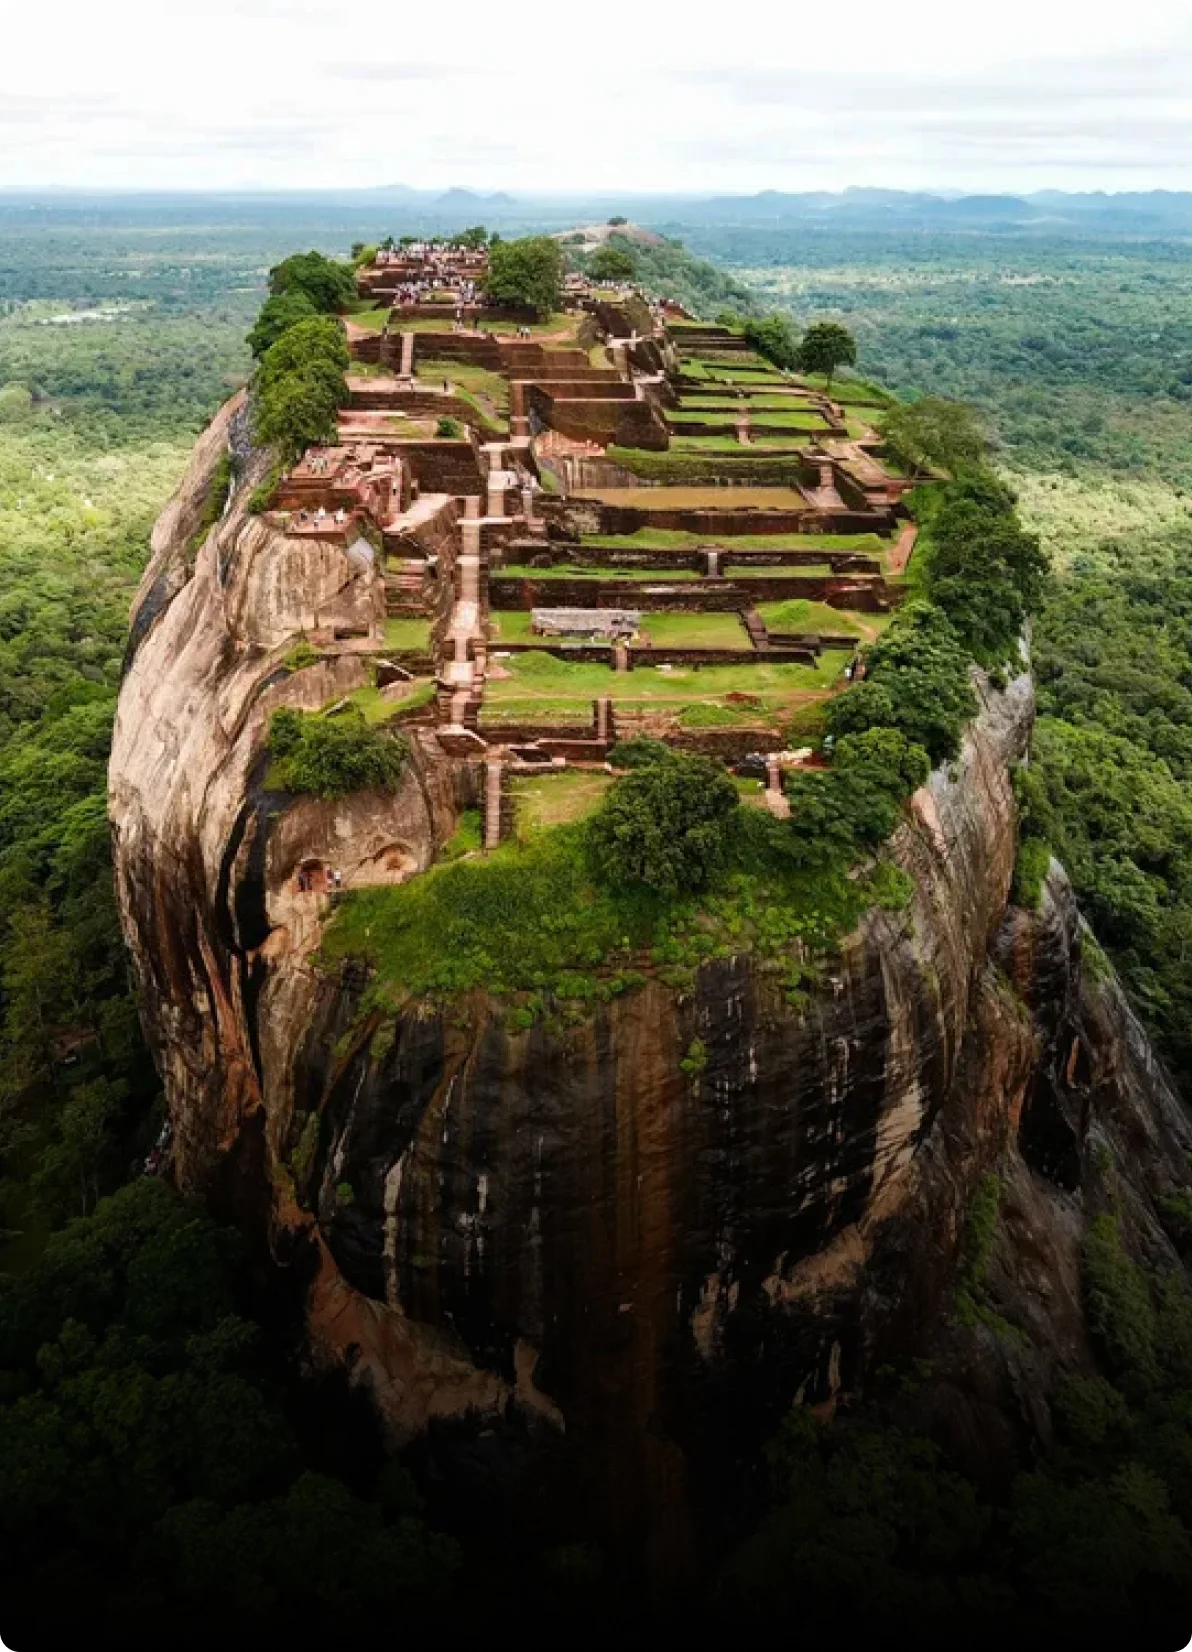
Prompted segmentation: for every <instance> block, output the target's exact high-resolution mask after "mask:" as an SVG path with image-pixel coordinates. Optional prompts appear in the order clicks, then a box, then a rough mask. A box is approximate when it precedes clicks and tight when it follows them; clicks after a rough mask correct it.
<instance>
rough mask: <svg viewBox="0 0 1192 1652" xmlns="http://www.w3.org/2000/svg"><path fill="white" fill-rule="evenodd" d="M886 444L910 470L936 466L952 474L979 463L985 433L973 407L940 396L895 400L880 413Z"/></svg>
mask: <svg viewBox="0 0 1192 1652" xmlns="http://www.w3.org/2000/svg"><path fill="white" fill-rule="evenodd" d="M880 428H881V433H882V436H883V438H884V439H885V443H886V446H887V447H888V448H889V450H890V452H891V453H892V454H893V456H894V458H895V459H897V460H898V461H899V462H900V463H901V464H904V465H906V466H907V468H908V469H909V470H912V471H922V470H929V469H930V468H931V467H932V466H933V465H938V466H940V467H942V468H943V469H944V470H948V471H951V472H953V474H955V473H957V472H959V471H962V470H966V469H968V468H969V467H971V466H975V465H980V464H981V463H982V461H983V460H984V459H985V457H986V455H987V454H988V452H989V436H988V433H987V432H986V429H985V425H984V421H983V420H982V418H981V415H980V414H979V413H978V412H977V410H976V408H975V407H970V406H969V405H968V404H967V403H966V402H954V401H948V400H947V399H946V398H945V397H943V396H922V397H920V398H919V400H918V401H913V402H896V403H895V404H894V405H893V406H892V407H890V408H889V409H887V411H886V412H884V413H883V414H882V417H881V420H880Z"/></svg>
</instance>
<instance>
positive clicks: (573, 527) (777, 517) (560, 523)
mask: <svg viewBox="0 0 1192 1652" xmlns="http://www.w3.org/2000/svg"><path fill="white" fill-rule="evenodd" d="M725 494H726V500H727V499H731V497H732V492H731V489H726V490H725ZM542 513H543V515H544V516H545V517H546V518H547V521H548V524H550V525H552V526H553V527H554V528H555V529H556V530H557V531H558V532H559V533H560V535H561V537H563V538H573V537H577V536H578V535H579V534H583V533H595V534H631V533H637V532H639V531H640V530H641V529H643V528H662V529H664V530H670V531H673V532H676V533H698V534H701V535H704V536H705V537H706V538H707V541H708V544H709V545H720V546H723V545H725V544H726V540H730V539H732V537H733V536H734V535H737V534H751V535H752V534H764V535H769V534H773V535H775V536H777V535H779V534H798V533H824V534H827V533H878V534H884V533H886V532H888V531H889V527H890V521H891V513H890V512H889V511H884V510H883V511H873V510H868V511H825V510H820V509H817V508H816V507H814V506H812V505H808V506H807V507H806V509H803V510H798V509H795V510H759V509H757V508H756V507H750V506H742V508H741V509H740V510H733V509H731V508H728V506H727V505H726V506H725V507H724V508H718V509H716V510H703V509H698V508H692V507H688V508H686V509H684V508H683V507H682V506H677V505H672V506H668V507H663V508H660V509H657V510H655V509H650V510H647V509H645V507H643V506H640V505H615V504H606V503H605V502H603V501H602V500H598V499H547V500H544V501H543V502H542Z"/></svg>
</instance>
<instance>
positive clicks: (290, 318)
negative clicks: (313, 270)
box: [248, 288, 319, 361]
mask: <svg viewBox="0 0 1192 1652" xmlns="http://www.w3.org/2000/svg"><path fill="white" fill-rule="evenodd" d="M318 314H319V311H318V310H317V309H316V308H315V306H314V305H313V304H312V303H311V301H310V299H309V298H308V297H307V296H306V294H305V293H304V292H301V291H299V290H298V289H296V288H295V289H294V290H293V291H292V292H285V293H278V294H276V295H275V296H270V297H269V298H267V299H266V300H265V302H264V304H262V306H261V313H260V315H258V317H257V319H256V321H255V322H254V323H253V325H252V328H251V330H250V332H249V335H248V347H249V349H250V350H251V351H252V353H253V355H254V356H255V357H256V358H257V360H258V361H259V360H260V358H261V357H262V356H263V355H264V354H265V352H266V350H268V349H269V348H270V347H271V346H272V345H274V344H276V343H277V341H278V339H279V338H280V337H281V335H282V334H283V333H284V332H285V331H286V330H287V329H288V328H290V327H294V326H296V325H297V324H298V322H300V321H309V320H310V318H311V316H316V315H318Z"/></svg>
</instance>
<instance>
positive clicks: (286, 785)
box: [269, 707, 409, 799]
mask: <svg viewBox="0 0 1192 1652" xmlns="http://www.w3.org/2000/svg"><path fill="white" fill-rule="evenodd" d="M269 751H270V754H271V756H272V758H273V765H272V768H271V771H270V785H271V786H273V787H275V788H276V789H277V790H279V791H287V792H309V793H311V794H313V795H314V796H315V797H323V798H328V799H335V798H340V797H348V796H349V795H350V794H351V793H352V792H359V791H365V790H368V789H374V790H378V791H393V790H394V789H395V787H396V786H397V783H398V781H399V780H400V779H401V776H402V771H403V770H404V768H405V766H406V758H407V756H408V755H409V749H408V747H407V746H406V743H405V741H404V740H402V739H401V738H400V736H398V735H394V734H388V733H385V732H384V731H383V730H381V729H375V728H373V727H371V725H370V724H368V723H366V722H365V720H364V717H363V715H362V714H361V713H360V712H359V711H357V710H355V708H353V709H351V710H350V711H346V712H343V713H341V714H340V715H339V716H338V717H321V716H317V715H310V714H309V713H303V712H301V711H294V710H292V709H290V708H289V707H286V708H284V709H283V710H281V711H275V712H274V713H273V719H272V721H271V722H270V724H269Z"/></svg>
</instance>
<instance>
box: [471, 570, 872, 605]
mask: <svg viewBox="0 0 1192 1652" xmlns="http://www.w3.org/2000/svg"><path fill="white" fill-rule="evenodd" d="M658 583H659V585H660V586H663V587H665V590H661V591H655V590H654V589H653V588H652V587H649V586H644V585H643V584H642V582H640V581H638V580H620V579H582V578H578V577H577V578H575V579H557V578H552V579H531V578H527V577H526V576H524V575H521V574H514V575H512V576H511V575H503V574H493V575H492V576H491V578H490V580H489V602H490V605H491V606H492V607H493V608H514V609H519V610H527V609H530V608H653V609H657V610H660V611H662V612H670V613H692V614H708V613H722V612H725V611H727V610H730V609H732V610H735V609H742V608H752V607H754V606H755V605H756V604H757V603H759V602H785V601H795V600H798V599H800V598H802V599H804V600H806V601H808V602H827V603H831V605H832V606H833V607H834V608H855V609H857V610H858V612H861V613H867V614H868V613H883V612H885V611H886V609H888V608H890V607H892V606H894V601H892V600H891V598H892V592H891V590H890V588H889V587H887V585H886V584H885V582H884V581H883V580H880V579H877V580H874V582H873V584H872V585H870V586H859V585H856V584H854V583H852V582H851V581H849V580H847V579H839V578H836V577H835V576H833V575H831V574H820V575H817V576H812V575H808V576H802V577H801V576H800V575H798V574H791V575H787V576H785V577H783V576H782V575H777V576H776V577H775V578H774V579H750V580H748V581H741V582H739V583H738V582H735V581H733V580H699V581H696V580H691V581H683V582H681V583H679V584H675V585H670V586H667V585H666V580H665V577H663V578H660V580H659V582H658ZM895 600H898V599H895Z"/></svg>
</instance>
